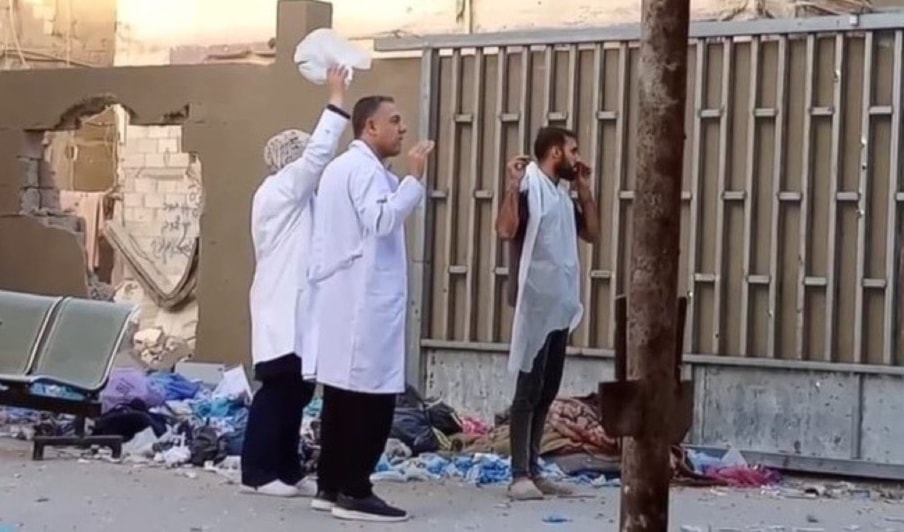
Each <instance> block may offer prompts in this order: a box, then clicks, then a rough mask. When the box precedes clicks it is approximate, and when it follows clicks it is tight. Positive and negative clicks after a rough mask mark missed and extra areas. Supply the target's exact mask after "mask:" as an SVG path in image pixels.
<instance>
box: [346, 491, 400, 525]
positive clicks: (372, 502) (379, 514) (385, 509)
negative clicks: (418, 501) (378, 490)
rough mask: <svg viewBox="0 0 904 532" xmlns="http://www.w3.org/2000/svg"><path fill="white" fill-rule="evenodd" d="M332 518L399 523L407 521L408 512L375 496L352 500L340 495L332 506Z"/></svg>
mask: <svg viewBox="0 0 904 532" xmlns="http://www.w3.org/2000/svg"><path fill="white" fill-rule="evenodd" d="M333 517H336V518H338V519H344V520H347V521H371V522H375V523H399V522H401V521H407V520H408V512H406V511H405V510H400V509H398V508H393V507H392V506H390V505H388V504H386V502H384V501H383V499H381V498H379V497H377V496H376V495H371V496H370V497H364V498H363V499H353V498H351V497H346V496H345V495H340V496H339V499H338V500H337V501H336V505H335V506H333Z"/></svg>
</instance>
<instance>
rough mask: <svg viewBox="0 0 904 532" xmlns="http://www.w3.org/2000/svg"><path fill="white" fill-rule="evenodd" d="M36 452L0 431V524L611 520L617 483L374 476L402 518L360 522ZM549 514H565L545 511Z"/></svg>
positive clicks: (679, 494)
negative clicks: (545, 484) (578, 487)
mask: <svg viewBox="0 0 904 532" xmlns="http://www.w3.org/2000/svg"><path fill="white" fill-rule="evenodd" d="M47 454H48V459H47V460H46V461H44V462H32V461H31V459H30V446H29V445H28V444H26V443H24V442H16V441H12V440H0V532H8V531H11V530H23V531H29V532H30V531H50V532H62V531H70V530H78V531H90V532H102V531H123V530H127V531H128V532H151V531H154V532H158V531H160V532H163V531H165V532H171V531H172V532H175V531H186V532H201V531H204V532H208V531H218V532H219V531H224V532H231V531H236V532H239V531H241V532H244V531H249V532H250V531H252V530H267V531H283V530H285V531H296V530H307V531H317V532H330V531H352V530H367V531H371V530H373V531H377V530H398V531H400V532H413V531H431V532H440V531H459V530H469V531H470V530H486V531H502V530H506V529H511V530H517V531H518V532H533V531H555V530H562V531H568V532H572V531H574V532H578V531H595V532H599V531H615V530H617V526H616V518H617V510H618V495H619V490H618V488H599V489H595V488H587V491H586V495H587V497H586V498H581V499H568V500H551V501H544V502H540V503H530V504H517V505H512V504H508V503H507V502H506V500H505V491H504V487H502V486H493V487H486V488H476V487H472V486H465V485H461V484H458V483H454V482H435V483H434V482H429V483H409V484H381V485H379V486H378V488H377V489H378V491H379V492H380V493H381V494H382V495H384V496H386V498H387V499H389V500H391V501H393V502H395V503H397V504H399V505H400V506H403V507H405V508H406V509H408V510H409V511H410V512H411V513H412V515H413V518H412V520H411V521H409V522H408V523H405V524H400V525H371V524H361V523H343V522H339V521H335V520H333V519H332V518H330V517H329V516H327V515H322V514H317V513H315V512H313V511H311V510H309V509H308V507H307V504H306V503H307V500H304V499H294V500H274V499H267V498H264V497H259V496H251V495H243V494H239V493H238V491H237V489H236V486H235V485H232V484H230V483H229V481H228V479H226V478H225V477H223V476H220V475H218V474H215V473H210V472H205V471H198V470H192V471H186V470H165V469H158V468H155V467H149V466H136V465H127V464H111V463H105V462H98V461H85V460H79V459H77V458H74V457H71V456H70V455H63V456H55V454H56V453H55V451H53V450H49V451H48V453H47ZM555 518H563V519H564V520H565V521H564V522H559V523H550V522H547V521H549V520H553V521H555V520H556V519H555ZM671 522H672V525H671V529H672V530H676V531H684V532H696V531H697V530H702V531H708V530H712V531H717V530H726V531H727V530H737V531H748V530H750V531H752V530H764V531H767V530H768V531H769V532H783V531H786V532H794V531H797V532H811V531H812V532H815V531H818V530H825V531H832V530H838V531H851V532H853V531H864V532H865V531H883V532H894V531H902V532H904V503H901V502H900V501H891V500H888V499H883V498H881V497H872V498H870V497H868V496H861V497H857V496H855V495H848V496H843V497H841V498H833V499H829V498H817V499H813V500H810V499H802V498H796V497H791V496H790V495H787V494H784V493H782V492H776V491H774V490H759V489H756V490H727V489H716V490H714V489H707V488H675V489H674V490H673V495H672V504H671ZM682 527H685V528H682ZM698 527H699V528H698ZM708 527H711V528H708ZM779 527H784V528H779Z"/></svg>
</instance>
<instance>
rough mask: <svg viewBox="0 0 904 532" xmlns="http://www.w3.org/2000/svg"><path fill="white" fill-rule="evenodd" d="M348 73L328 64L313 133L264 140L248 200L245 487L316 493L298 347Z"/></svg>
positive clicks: (303, 358) (307, 363)
mask: <svg viewBox="0 0 904 532" xmlns="http://www.w3.org/2000/svg"><path fill="white" fill-rule="evenodd" d="M346 75H347V71H346V69H344V68H341V67H334V68H332V69H330V70H329V72H328V85H329V88H330V100H329V104H328V105H327V107H326V109H325V110H324V111H323V114H322V115H321V116H320V121H319V122H318V123H317V127H316V128H315V129H314V133H313V134H312V135H311V136H310V137H309V136H308V135H307V134H306V133H304V132H302V131H298V130H288V131H283V132H282V133H280V134H278V135H276V136H275V137H273V138H272V139H271V140H270V141H269V142H268V143H267V146H266V147H265V149H264V160H265V162H266V164H267V169H268V171H269V173H270V175H269V176H268V177H267V178H265V179H264V181H263V183H261V185H260V187H259V188H258V189H257V192H256V193H255V194H254V199H253V201H252V206H251V237H252V241H253V243H254V259H255V267H254V280H253V282H252V285H251V293H250V295H249V300H250V306H251V353H252V358H253V360H254V373H255V377H256V378H257V379H258V380H259V381H261V383H262V385H261V388H260V389H259V390H258V391H257V393H256V394H255V395H254V399H253V401H252V403H251V410H250V412H249V415H248V425H247V429H246V431H245V442H244V445H243V448H242V486H243V488H244V491H246V492H250V493H257V494H262V495H271V496H277V497H294V496H298V495H304V494H307V495H308V496H312V495H314V493H316V487H315V486H314V485H313V482H311V481H307V482H305V479H303V475H302V470H301V463H300V460H299V455H298V444H299V437H300V436H299V432H300V429H301V421H302V411H303V409H304V407H305V406H306V405H307V404H308V402H310V400H311V397H312V396H313V394H314V387H315V384H314V382H312V381H311V380H306V379H305V378H304V377H303V375H306V376H308V377H313V373H314V367H315V364H314V361H313V359H312V358H311V357H310V356H309V355H308V354H307V353H303V352H301V350H300V349H299V345H300V344H301V342H302V339H301V336H300V334H301V327H300V321H301V319H302V316H301V315H300V313H301V312H303V309H302V308H301V307H303V306H304V301H305V297H303V296H305V293H304V288H305V287H306V286H307V283H306V282H305V275H306V273H305V272H306V270H307V263H306V260H305V259H306V257H307V254H308V252H309V247H310V238H311V228H312V226H311V204H312V199H313V196H314V191H315V190H316V188H317V186H318V183H319V181H320V176H321V174H322V173H323V169H324V167H326V165H327V163H328V162H329V161H330V160H331V159H332V158H333V156H334V155H335V153H336V148H337V146H338V144H339V138H340V137H341V135H342V133H343V131H344V130H345V127H346V125H347V124H348V121H349V118H350V117H349V116H348V114H347V113H346V112H345V111H344V110H343V109H342V105H343V100H344V98H345V91H346V81H345V80H346ZM302 366H304V367H302Z"/></svg>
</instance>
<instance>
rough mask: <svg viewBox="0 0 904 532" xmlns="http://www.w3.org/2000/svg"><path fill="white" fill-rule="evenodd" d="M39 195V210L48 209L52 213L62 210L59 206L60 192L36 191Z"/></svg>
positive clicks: (41, 189)
mask: <svg viewBox="0 0 904 532" xmlns="http://www.w3.org/2000/svg"><path fill="white" fill-rule="evenodd" d="M38 190H39V191H40V194H41V208H42V209H48V210H52V211H59V210H61V209H62V207H61V206H60V191H59V189H57V188H39V189H38Z"/></svg>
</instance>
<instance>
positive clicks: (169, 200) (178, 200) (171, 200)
mask: <svg viewBox="0 0 904 532" xmlns="http://www.w3.org/2000/svg"><path fill="white" fill-rule="evenodd" d="M163 201H165V202H166V204H167V205H179V206H180V207H181V206H182V205H185V204H186V203H188V196H187V195H186V194H178V193H175V194H166V195H164V198H163Z"/></svg>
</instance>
